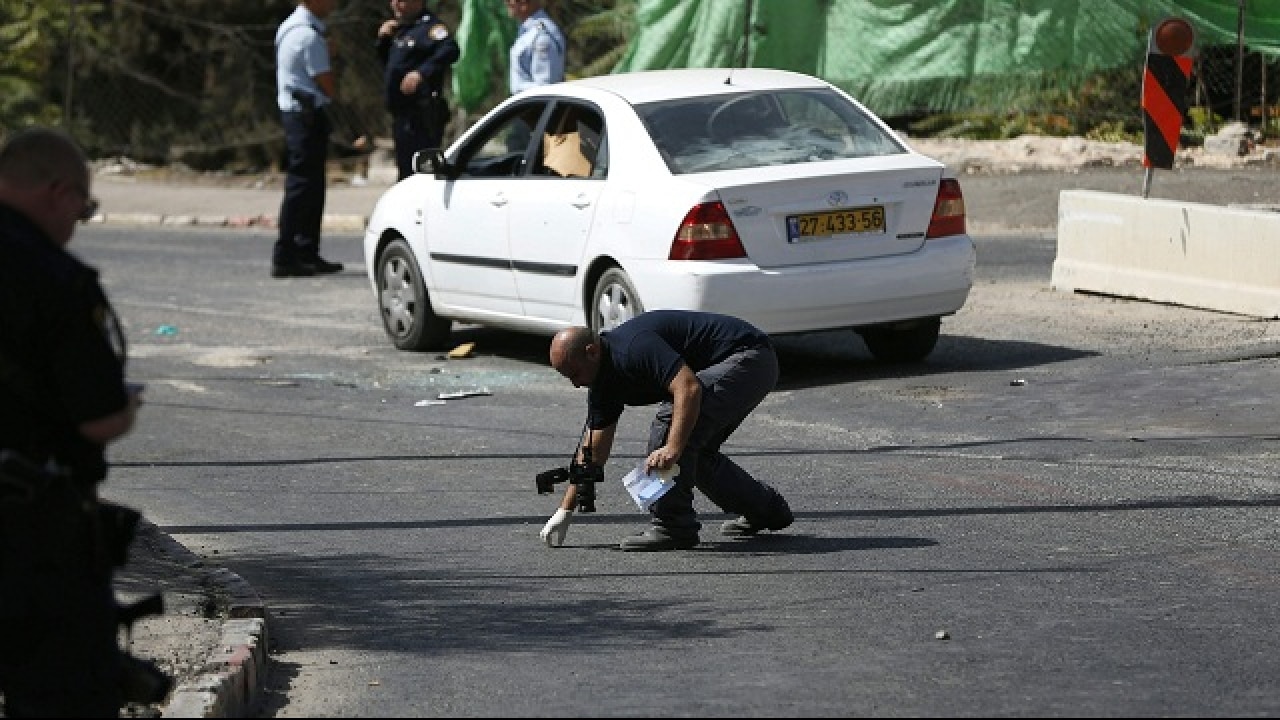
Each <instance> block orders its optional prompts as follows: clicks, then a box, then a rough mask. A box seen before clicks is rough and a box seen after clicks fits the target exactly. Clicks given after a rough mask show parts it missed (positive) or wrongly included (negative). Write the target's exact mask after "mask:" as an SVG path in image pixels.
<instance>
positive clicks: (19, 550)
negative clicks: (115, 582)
mask: <svg viewBox="0 0 1280 720" xmlns="http://www.w3.org/2000/svg"><path fill="white" fill-rule="evenodd" d="M66 505H67V503H66V502H65V501H63V500H62V499H61V498H57V497H54V496H52V494H48V493H40V494H37V496H36V497H35V498H34V499H31V500H17V499H14V498H13V497H12V496H6V495H5V494H4V493H0V690H2V691H3V692H4V712H5V716H6V717H10V718H19V717H56V718H90V717H94V718H103V717H107V718H114V717H118V714H119V710H120V707H121V705H122V704H123V700H122V697H121V690H120V679H121V678H120V673H121V665H120V651H119V646H118V645H117V642H116V640H117V639H116V628H117V622H116V613H117V610H116V601H115V595H114V592H113V590H112V581H111V577H112V574H111V570H110V567H108V566H105V565H104V564H103V562H102V561H101V556H100V555H99V554H98V553H99V551H98V548H97V547H96V544H95V543H94V541H93V536H92V535H91V533H92V529H91V527H90V526H89V525H87V524H86V523H85V522H84V520H83V518H82V517H80V516H79V515H80V514H79V513H76V512H68V510H67V508H66Z"/></svg>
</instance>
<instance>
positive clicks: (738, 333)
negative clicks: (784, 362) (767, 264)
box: [587, 310, 769, 430]
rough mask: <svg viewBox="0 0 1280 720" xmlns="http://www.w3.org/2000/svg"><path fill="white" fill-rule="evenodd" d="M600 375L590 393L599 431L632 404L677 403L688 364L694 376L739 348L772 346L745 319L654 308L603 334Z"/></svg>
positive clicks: (590, 419) (590, 413)
mask: <svg viewBox="0 0 1280 720" xmlns="http://www.w3.org/2000/svg"><path fill="white" fill-rule="evenodd" d="M600 339H601V343H602V345H603V348H602V354H601V361H600V371H599V373H597V375H596V379H595V381H594V382H592V383H591V387H590V388H589V389H588V392H587V423H588V425H589V426H590V427H591V428H592V429H593V430H599V429H601V428H605V427H608V426H610V425H612V424H613V423H615V422H617V420H618V417H619V416H620V415H622V411H623V409H624V407H625V406H627V405H652V404H654V403H659V402H664V401H669V400H671V393H670V391H668V389H667V388H668V387H670V385H671V381H672V380H674V379H675V377H676V374H677V373H679V372H680V367H681V366H683V365H688V366H689V369H690V370H692V371H693V372H695V373H696V372H698V371H700V370H705V369H706V368H709V367H711V366H712V365H715V364H716V363H719V362H721V361H723V360H724V359H725V358H727V357H729V356H730V355H732V354H734V353H735V352H737V351H739V350H743V349H746V348H753V347H760V346H762V345H767V344H768V343H769V336H768V335H767V334H766V333H765V332H763V331H762V330H760V329H759V328H757V327H755V326H754V325H752V324H751V323H748V322H747V321H745V320H741V319H739V318H736V317H731V316H729V315H718V314H716V313H707V312H693V311H687V310H651V311H649V312H646V313H641V314H640V315H637V316H636V317H634V318H632V319H630V320H628V321H627V322H625V323H623V324H621V325H619V326H618V327H616V328H614V329H613V330H611V331H609V332H605V333H601V336H600Z"/></svg>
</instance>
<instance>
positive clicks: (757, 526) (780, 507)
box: [720, 495, 794, 535]
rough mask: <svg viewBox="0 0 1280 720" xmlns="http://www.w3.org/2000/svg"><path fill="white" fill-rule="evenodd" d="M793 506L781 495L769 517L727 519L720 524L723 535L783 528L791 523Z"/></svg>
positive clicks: (746, 533)
mask: <svg viewBox="0 0 1280 720" xmlns="http://www.w3.org/2000/svg"><path fill="white" fill-rule="evenodd" d="M792 520H794V518H793V517H792V516H791V507H790V506H789V505H787V501H786V500H783V499H782V496H781V495H779V496H778V498H777V501H776V502H775V504H774V506H773V508H772V512H771V513H770V515H769V517H768V519H761V518H749V517H747V516H745V515H744V516H742V517H740V518H738V519H737V520H726V521H725V522H724V524H722V525H721V526H720V534H721V535H755V534H757V533H759V532H760V531H761V530H782V529H784V528H786V527H789V526H790V525H791V522H792Z"/></svg>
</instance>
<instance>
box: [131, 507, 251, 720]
mask: <svg viewBox="0 0 1280 720" xmlns="http://www.w3.org/2000/svg"><path fill="white" fill-rule="evenodd" d="M141 522H144V523H146V522H149V521H148V520H146V518H143V519H142V521H141ZM153 529H154V530H155V532H154V535H155V536H156V537H157V539H158V540H159V541H160V542H162V543H163V544H164V545H166V548H165V551H166V553H168V554H170V555H171V556H172V557H174V558H178V559H185V560H186V564H187V566H188V567H195V566H198V565H200V564H202V563H203V560H202V559H201V558H200V557H199V556H198V555H196V554H195V553H193V552H191V551H190V550H188V549H187V547H186V546H184V545H183V544H182V543H179V542H178V541H177V540H174V539H173V538H172V537H171V536H169V535H168V534H167V533H165V532H164V531H163V530H160V529H158V528H154V527H153ZM203 584H204V585H205V586H206V587H207V588H208V592H209V593H210V595H212V596H213V598H214V600H215V601H216V602H217V603H218V604H219V605H220V606H222V605H225V607H226V613H227V619H226V620H224V621H223V623H222V631H221V635H220V637H219V641H218V645H217V646H216V647H215V648H213V650H212V651H211V652H210V655H209V658H208V660H207V661H206V662H205V665H204V668H203V669H202V670H201V672H200V673H199V674H198V675H196V676H195V677H193V678H190V679H188V680H184V681H182V682H180V683H179V684H178V686H177V687H175V688H174V689H173V691H172V692H171V693H170V694H169V698H168V702H167V703H165V704H164V706H163V707H162V708H161V711H160V716H161V717H172V718H233V717H248V716H249V713H250V711H251V710H252V709H253V708H254V707H255V706H256V705H257V704H258V702H259V700H260V699H261V696H262V692H263V688H264V687H265V681H266V676H267V663H268V657H267V606H266V604H265V603H263V602H262V598H261V597H259V596H258V593H257V592H256V591H255V590H254V589H253V588H252V587H251V586H250V585H249V583H247V582H245V580H244V579H243V578H241V577H240V576H239V575H237V574H235V573H234V572H231V571H230V570H228V569H226V568H216V569H214V570H211V571H209V572H208V573H207V575H206V576H205V578H204V581H203Z"/></svg>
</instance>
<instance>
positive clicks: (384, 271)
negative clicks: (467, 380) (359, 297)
mask: <svg viewBox="0 0 1280 720" xmlns="http://www.w3.org/2000/svg"><path fill="white" fill-rule="evenodd" d="M378 306H379V308H380V309H381V310H382V327H383V329H384V330H386V331H387V336H388V337H390V338H391V342H393V343H395V346H396V347H397V348H399V349H401V350H410V351H413V352H422V351H425V350H442V349H444V346H445V344H447V343H448V342H449V330H450V328H451V327H452V326H453V323H452V322H450V321H449V320H446V319H444V318H441V317H437V316H436V314H435V312H434V311H433V310H432V309H431V299H430V298H429V297H427V287H426V284H425V283H424V282H423V280H422V271H421V270H419V268H418V263H417V262H415V261H414V259H413V252H412V251H411V250H409V246H408V245H407V244H405V242H404V240H395V241H392V243H391V244H390V245H387V247H386V249H385V250H383V251H382V255H381V256H380V257H379V258H378Z"/></svg>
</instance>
